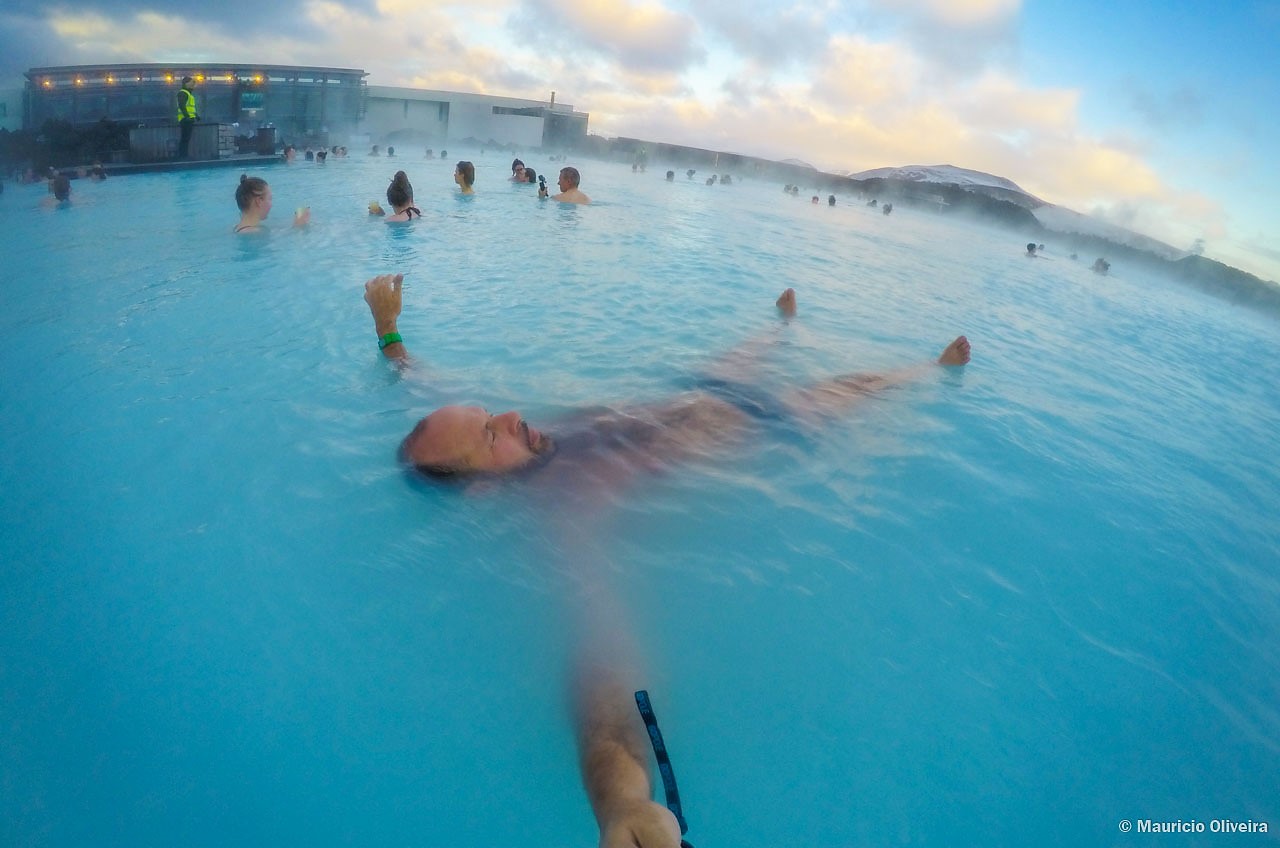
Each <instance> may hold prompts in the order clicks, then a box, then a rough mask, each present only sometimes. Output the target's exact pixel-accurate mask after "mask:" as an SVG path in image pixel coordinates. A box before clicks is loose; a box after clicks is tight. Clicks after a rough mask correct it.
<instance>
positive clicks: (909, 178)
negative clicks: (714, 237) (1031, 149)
mask: <svg viewBox="0 0 1280 848" xmlns="http://www.w3.org/2000/svg"><path fill="white" fill-rule="evenodd" d="M849 178H850V179H854V180H870V179H879V180H902V181H905V182H913V183H934V184H937V185H940V186H954V187H956V188H960V189H963V190H965V191H970V192H975V193H977V194H982V195H986V196H988V197H994V198H996V199H998V200H1006V201H1009V202H1012V203H1016V204H1017V205H1019V206H1021V207H1023V208H1024V209H1028V210H1030V211H1031V214H1032V215H1034V216H1035V217H1036V220H1037V221H1039V222H1040V225H1041V226H1043V227H1044V228H1045V229H1046V230H1048V231H1049V232H1054V233H1063V234H1068V235H1081V236H1093V237H1096V238H1100V239H1104V240H1106V241H1109V242H1112V243H1115V244H1118V245H1122V246H1125V247H1132V248H1136V249H1137V250H1143V251H1146V252H1148V253H1152V254H1155V255H1156V256H1158V257H1160V258H1161V259H1165V260H1168V261H1170V262H1176V261H1178V260H1181V259H1185V258H1186V257H1187V256H1190V255H1191V253H1190V252H1189V251H1186V250H1179V249H1178V248H1176V247H1174V246H1173V245H1171V244H1166V243H1165V242H1162V241H1160V240H1158V239H1153V238H1151V237H1150V236H1144V235H1142V234H1141V233H1135V232H1134V231H1133V230H1128V229H1125V228H1124V227H1120V226H1117V225H1115V224H1111V223H1108V222H1106V221H1103V220H1101V219H1099V218H1095V217H1093V216H1092V215H1083V214H1081V213H1079V212H1076V211H1073V210H1071V209H1068V208H1066V207H1065V206H1057V205H1055V204H1053V203H1048V202H1046V201H1044V200H1041V199H1040V198H1038V197H1036V196H1035V195H1034V194H1031V193H1030V192H1028V191H1026V190H1025V189H1023V188H1022V187H1021V186H1019V185H1018V184H1017V183H1015V182H1014V181H1013V180H1010V179H1006V178H1004V177H997V176H996V175H995V174H988V173H986V172H984V171H974V170H971V169H969V168H960V167H957V166H955V165H904V166H902V167H900V168H872V169H871V170H869V171H862V172H860V173H857V174H850V175H849Z"/></svg>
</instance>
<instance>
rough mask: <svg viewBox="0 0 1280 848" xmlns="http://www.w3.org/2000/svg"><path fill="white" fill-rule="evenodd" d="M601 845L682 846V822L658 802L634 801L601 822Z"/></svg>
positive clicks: (632, 847) (608, 847)
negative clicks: (679, 822) (615, 815)
mask: <svg viewBox="0 0 1280 848" xmlns="http://www.w3.org/2000/svg"><path fill="white" fill-rule="evenodd" d="M600 848H680V825H679V824H677V823H676V817H675V816H673V815H672V814H671V811H670V810H668V809H667V808H666V807H664V806H662V805H661V804H659V803H656V802H654V801H637V802H633V803H631V804H628V805H627V806H625V807H624V808H622V809H621V810H620V811H619V812H618V815H617V817H616V818H614V819H613V820H612V821H609V822H607V823H604V824H602V825H601V828H600Z"/></svg>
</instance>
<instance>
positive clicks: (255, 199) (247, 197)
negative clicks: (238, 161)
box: [232, 174, 311, 233]
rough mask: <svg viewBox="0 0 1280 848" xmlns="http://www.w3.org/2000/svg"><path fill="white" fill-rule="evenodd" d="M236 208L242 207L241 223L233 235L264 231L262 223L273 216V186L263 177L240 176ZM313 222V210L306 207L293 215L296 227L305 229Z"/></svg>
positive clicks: (237, 225)
mask: <svg viewBox="0 0 1280 848" xmlns="http://www.w3.org/2000/svg"><path fill="white" fill-rule="evenodd" d="M236 206H238V207H240V223H238V224H236V227H235V229H234V230H232V232H233V233H256V232H260V231H262V229H263V227H262V222H263V221H265V220H267V216H268V215H270V214H271V186H269V185H267V181H266V180H264V179H262V178H261V177H251V176H249V175H248V174H241V175H240V185H238V186H236ZM310 220H311V208H310V207H307V206H304V207H302V208H300V209H298V211H297V212H295V213H294V215H293V225H294V226H295V227H305V226H306V225H307V223H308V222H309V221H310Z"/></svg>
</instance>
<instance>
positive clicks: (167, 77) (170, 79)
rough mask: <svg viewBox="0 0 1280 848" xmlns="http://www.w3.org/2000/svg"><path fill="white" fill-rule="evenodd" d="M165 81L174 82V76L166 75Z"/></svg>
mask: <svg viewBox="0 0 1280 848" xmlns="http://www.w3.org/2000/svg"><path fill="white" fill-rule="evenodd" d="M164 81H165V82H173V74H165V75H164Z"/></svg>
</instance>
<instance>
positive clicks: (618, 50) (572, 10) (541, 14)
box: [523, 0, 706, 72]
mask: <svg viewBox="0 0 1280 848" xmlns="http://www.w3.org/2000/svg"><path fill="white" fill-rule="evenodd" d="M525 8H526V12H525V14H524V16H523V17H524V19H527V20H528V21H529V22H530V25H531V26H537V27H542V28H545V29H549V30H551V31H552V32H554V33H556V35H557V37H558V39H559V45H560V49H562V50H567V51H581V50H583V49H586V50H590V51H593V52H595V53H598V54H600V55H602V56H606V57H608V58H610V59H612V60H614V61H616V62H618V63H619V64H621V65H624V66H626V67H628V68H631V69H633V70H636V71H640V72H651V71H667V72H678V71H681V70H684V69H685V68H687V67H688V66H690V65H692V64H695V63H698V62H701V61H702V60H703V59H705V58H706V52H705V51H704V50H703V48H702V47H701V46H700V45H699V43H698V41H697V34H698V26H697V23H696V22H695V21H694V19H693V18H691V17H690V16H688V15H685V14H682V13H679V12H674V11H671V10H670V9H667V8H666V7H665V6H662V5H661V4H659V3H656V2H652V0H640V2H634V3H633V2H630V0H527V2H526V3H525Z"/></svg>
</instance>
